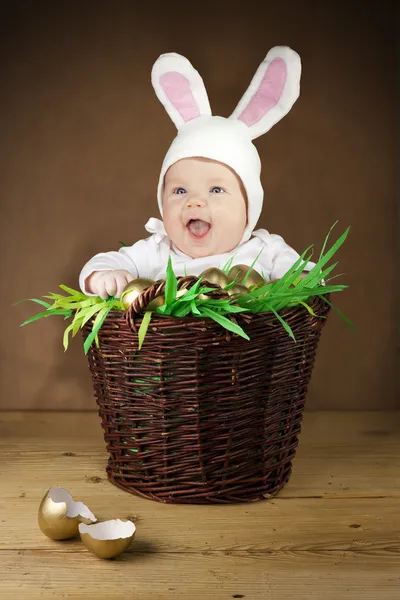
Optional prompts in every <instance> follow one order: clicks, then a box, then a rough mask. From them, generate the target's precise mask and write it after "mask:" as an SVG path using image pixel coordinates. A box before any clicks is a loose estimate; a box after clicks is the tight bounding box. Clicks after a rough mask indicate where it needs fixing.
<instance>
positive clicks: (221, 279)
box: [199, 267, 229, 289]
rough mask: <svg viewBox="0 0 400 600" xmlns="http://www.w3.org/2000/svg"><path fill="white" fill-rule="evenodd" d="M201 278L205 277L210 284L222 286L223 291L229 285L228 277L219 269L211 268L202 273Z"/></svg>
mask: <svg viewBox="0 0 400 600" xmlns="http://www.w3.org/2000/svg"><path fill="white" fill-rule="evenodd" d="M199 277H203V279H205V280H206V281H208V282H209V283H214V284H216V285H219V286H221V288H222V289H224V288H226V286H227V285H228V283H229V279H228V276H227V275H225V273H224V272H223V271H221V269H217V268H216V267H211V268H209V269H206V270H205V271H203V272H202V273H200V275H199Z"/></svg>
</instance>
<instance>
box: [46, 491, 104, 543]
mask: <svg viewBox="0 0 400 600" xmlns="http://www.w3.org/2000/svg"><path fill="white" fill-rule="evenodd" d="M96 521H97V519H96V517H95V516H94V514H93V513H92V512H91V511H90V510H89V509H88V507H87V506H85V505H84V504H83V503H82V502H75V500H73V498H72V497H71V494H70V493H69V492H68V491H67V490H65V489H64V488H59V487H55V486H53V487H51V488H50V489H49V491H48V492H47V494H46V495H45V496H44V498H43V500H42V501H41V503H40V506H39V510H38V524H39V527H40V529H41V531H42V533H44V535H46V536H47V537H49V538H51V539H52V540H68V539H70V538H73V537H76V536H77V535H78V533H79V530H78V526H79V523H82V522H83V523H95V522H96Z"/></svg>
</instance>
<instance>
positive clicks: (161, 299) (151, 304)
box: [146, 296, 165, 311]
mask: <svg viewBox="0 0 400 600" xmlns="http://www.w3.org/2000/svg"><path fill="white" fill-rule="evenodd" d="M164 304H165V298H164V296H157V298H154V300H152V301H151V302H149V304H148V306H147V308H146V310H152V311H154V310H156V309H157V307H158V306H163V305H164Z"/></svg>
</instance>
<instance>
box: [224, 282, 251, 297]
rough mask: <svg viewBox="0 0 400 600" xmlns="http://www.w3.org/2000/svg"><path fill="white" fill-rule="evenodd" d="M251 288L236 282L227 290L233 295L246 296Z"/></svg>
mask: <svg viewBox="0 0 400 600" xmlns="http://www.w3.org/2000/svg"><path fill="white" fill-rule="evenodd" d="M249 291H250V290H249V289H248V288H247V287H246V286H245V285H241V284H240V283H235V285H233V286H232V287H231V288H230V289H229V290H227V292H228V294H229V295H230V296H233V297H238V296H244V295H245V294H248V293H249Z"/></svg>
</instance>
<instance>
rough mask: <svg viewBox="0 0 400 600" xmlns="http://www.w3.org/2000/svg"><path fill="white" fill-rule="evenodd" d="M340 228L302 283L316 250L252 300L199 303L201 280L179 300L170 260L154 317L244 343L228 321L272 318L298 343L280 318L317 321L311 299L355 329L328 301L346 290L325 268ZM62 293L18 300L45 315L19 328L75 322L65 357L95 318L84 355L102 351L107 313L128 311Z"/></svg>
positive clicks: (147, 317) (110, 301)
mask: <svg viewBox="0 0 400 600" xmlns="http://www.w3.org/2000/svg"><path fill="white" fill-rule="evenodd" d="M336 224H337V223H335V224H334V225H333V226H332V227H331V228H330V230H329V232H328V235H327V236H326V238H325V241H324V244H323V246H322V249H321V252H320V255H319V259H318V262H317V263H316V265H315V267H313V268H312V269H311V270H310V271H309V272H308V273H307V274H306V275H305V276H304V277H300V275H301V274H302V273H303V271H304V268H305V267H306V265H307V263H308V262H309V261H310V260H311V257H312V246H310V247H309V248H307V250H305V251H304V252H303V253H302V254H301V255H300V256H299V258H298V260H297V261H296V262H295V264H294V265H293V266H292V267H291V268H290V269H289V270H288V271H287V272H286V273H285V275H284V276H283V277H282V278H281V279H279V280H278V281H275V282H272V283H271V282H266V284H265V285H263V286H262V287H257V286H253V287H252V288H250V291H249V293H248V294H246V295H243V296H239V297H237V298H236V299H232V298H229V299H219V300H213V299H211V298H209V299H206V300H205V299H201V298H200V297H199V296H200V295H201V294H206V293H207V292H209V291H211V290H212V288H209V287H205V286H204V284H203V282H202V278H200V279H199V280H198V281H197V282H196V283H195V284H194V285H193V286H192V287H191V288H190V289H189V290H188V291H187V292H186V293H185V294H184V295H183V296H180V297H179V298H177V297H176V294H177V289H178V282H177V277H176V275H175V273H174V270H173V268H172V260H171V257H170V258H169V260H168V265H167V270H166V284H165V303H164V305H163V306H159V307H157V309H156V310H155V311H154V312H155V313H156V314H159V315H168V316H171V317H176V318H183V317H186V316H189V315H193V316H196V317H199V318H201V317H203V318H210V319H213V320H214V321H215V322H216V323H218V324H219V325H221V326H222V327H224V328H225V329H228V330H229V331H232V332H233V333H236V334H237V335H240V336H241V337H243V338H244V339H246V340H249V337H248V335H247V334H246V333H245V331H244V330H243V329H242V328H241V327H240V326H239V325H238V324H237V323H234V322H232V321H231V320H230V319H229V318H228V317H229V315H230V314H235V313H241V312H247V313H272V314H274V316H275V317H276V318H277V320H278V321H279V322H280V324H281V325H282V326H283V327H284V329H285V331H286V332H287V333H288V335H289V336H290V337H291V338H292V339H293V340H295V337H294V334H293V331H292V329H291V328H290V326H289V324H288V323H286V322H285V320H284V319H283V317H282V316H281V314H280V313H281V311H283V310H284V309H286V308H290V307H294V306H303V307H304V308H305V310H307V311H308V312H309V313H310V314H311V315H312V316H313V317H316V316H318V315H316V314H315V313H314V311H313V310H312V308H311V307H310V306H309V301H310V299H311V298H313V297H320V298H322V299H323V301H325V302H326V303H327V304H328V305H329V306H330V307H332V308H333V309H334V310H336V311H337V313H338V314H339V315H340V316H341V317H342V319H343V320H344V321H345V322H346V323H347V324H348V325H349V326H350V327H351V328H352V329H354V326H353V324H352V323H351V322H350V321H349V319H348V318H347V317H345V315H343V313H342V312H341V311H340V310H339V309H337V308H336V307H335V306H333V304H332V303H331V302H330V301H328V300H327V299H326V295H327V294H332V293H336V292H340V291H342V290H344V289H346V288H347V286H346V285H341V284H340V285H332V284H331V283H330V282H331V281H332V279H334V278H335V277H338V275H335V276H333V277H331V278H330V279H327V278H328V276H329V275H330V274H331V272H332V271H333V270H334V269H335V268H336V266H337V264H338V263H337V262H335V263H333V264H332V265H330V266H327V263H328V262H329V261H330V260H331V259H332V257H333V256H334V255H335V254H336V252H337V251H338V250H339V248H340V247H341V246H342V245H343V243H344V242H345V240H346V239H347V236H348V233H349V231H350V228H347V229H346V231H345V232H344V233H343V234H342V235H341V236H340V237H339V239H338V240H337V241H336V242H335V243H334V244H333V245H332V247H331V248H330V249H329V250H328V251H326V247H327V243H328V239H329V236H330V234H331V232H332V230H333V228H334V227H335V225H336ZM120 243H121V244H122V245H124V246H126V244H124V243H123V242H120ZM262 250H263V249H262ZM262 250H261V251H260V253H259V254H258V256H257V257H256V258H255V260H254V261H253V263H252V266H251V267H249V270H248V271H247V273H246V275H245V277H244V279H243V281H245V280H246V279H247V277H248V275H249V273H250V272H251V269H252V268H253V266H254V264H255V263H256V262H257V260H258V258H259V256H260V254H261V252H262ZM235 256H236V254H235V255H234V256H232V257H231V258H230V259H229V260H228V261H227V263H226V264H225V265H224V266H223V267H222V269H221V270H222V271H224V273H226V274H227V273H228V272H229V270H230V269H231V268H232V265H233V261H234V258H235ZM185 272H186V267H185ZM321 280H324V282H325V285H323V284H322V283H320V282H321ZM235 283H236V278H235V281H234V282H232V283H230V284H229V286H227V288H226V289H229V288H230V287H232V285H235ZM59 287H60V288H61V290H63V291H64V292H66V294H67V295H63V294H59V293H49V295H47V296H44V298H46V300H50V302H47V301H45V300H42V299H38V298H28V299H23V300H18V301H17V302H15V303H14V304H13V306H15V305H17V304H20V303H21V302H24V301H26V300H30V301H32V302H35V303H37V304H39V305H41V306H42V307H44V308H45V309H46V310H44V311H42V312H40V313H38V314H36V315H34V316H32V317H30V318H29V319H27V320H26V321H24V322H23V323H22V324H21V327H22V326H24V325H27V324H28V323H33V322H34V321H37V320H39V319H41V318H45V317H49V316H54V315H59V316H63V317H64V319H65V320H66V319H70V318H72V322H71V323H70V324H69V325H68V327H67V328H66V329H65V331H64V335H63V346H64V350H65V351H66V350H67V348H68V345H69V336H70V334H71V335H72V337H74V336H75V335H76V334H77V333H78V331H79V330H80V329H82V328H83V327H84V326H85V325H86V323H87V322H88V321H89V320H90V319H92V318H93V317H94V320H93V325H92V331H91V333H90V334H89V335H88V336H87V338H86V340H85V341H84V352H85V354H87V353H88V351H89V348H90V347H91V345H92V344H93V342H94V343H95V344H96V346H97V347H99V338H98V333H99V330H100V329H101V327H102V325H103V323H104V321H105V319H106V318H107V315H108V314H109V312H110V311H111V310H117V311H124V310H125V308H124V306H123V304H122V302H121V301H120V299H118V298H114V297H110V298H107V300H103V299H102V298H100V297H99V296H87V295H86V294H83V293H82V292H80V291H77V290H74V289H72V288H70V287H68V286H66V285H60V286H59ZM153 314H154V313H153V312H151V311H146V312H145V314H144V316H143V318H142V323H141V326H140V328H139V332H138V338H139V350H140V349H141V348H142V346H143V342H144V339H145V337H146V334H147V331H148V328H149V325H150V321H151V318H152V315H153ZM320 318H324V317H320Z"/></svg>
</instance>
